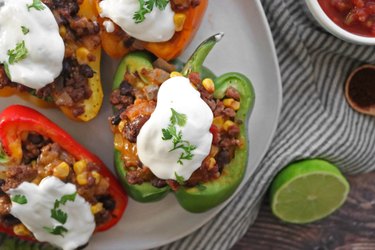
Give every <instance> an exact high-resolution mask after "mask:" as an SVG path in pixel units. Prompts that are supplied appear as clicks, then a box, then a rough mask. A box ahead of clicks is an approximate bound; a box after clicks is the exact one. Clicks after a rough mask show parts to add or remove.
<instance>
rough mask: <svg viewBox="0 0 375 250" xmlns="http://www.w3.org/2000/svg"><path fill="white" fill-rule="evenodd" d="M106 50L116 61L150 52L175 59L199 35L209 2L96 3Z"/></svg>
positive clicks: (114, 0) (140, 0)
mask: <svg viewBox="0 0 375 250" xmlns="http://www.w3.org/2000/svg"><path fill="white" fill-rule="evenodd" d="M96 1H97V3H98V5H97V7H98V12H99V15H100V16H101V17H102V18H101V19H99V20H100V22H101V24H102V27H103V30H102V34H101V37H102V46H103V49H104V50H105V51H106V52H107V54H108V55H110V56H111V57H113V58H121V57H122V56H124V55H125V54H127V53H129V52H130V51H133V50H148V51H149V52H151V53H153V54H154V55H156V56H157V57H160V58H162V59H164V60H167V61H169V60H171V59H173V58H176V57H177V56H178V55H179V54H181V52H183V50H184V49H185V48H186V46H187V45H188V44H189V42H190V40H191V39H192V38H193V36H194V34H195V33H196V31H197V29H198V27H199V25H200V22H201V21H202V18H203V15H204V13H205V10H206V8H207V4H208V0H96Z"/></svg>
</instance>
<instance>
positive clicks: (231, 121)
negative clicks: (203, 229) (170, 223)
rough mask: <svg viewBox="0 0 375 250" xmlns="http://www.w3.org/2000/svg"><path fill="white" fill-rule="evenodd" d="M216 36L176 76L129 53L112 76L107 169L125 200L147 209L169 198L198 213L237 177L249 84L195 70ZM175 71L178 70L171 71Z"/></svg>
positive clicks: (242, 165) (229, 190)
mask: <svg viewBox="0 0 375 250" xmlns="http://www.w3.org/2000/svg"><path fill="white" fill-rule="evenodd" d="M221 37H222V34H217V35H215V36H212V37H210V38H209V39H208V40H206V41H205V42H203V43H202V44H201V45H200V46H199V47H198V49H197V50H196V51H195V52H194V54H193V55H192V57H191V58H190V59H189V60H188V62H187V63H186V64H185V66H184V68H183V69H178V66H177V69H176V66H175V65H166V64H163V65H159V64H158V63H156V64H155V63H154V64H153V61H154V60H155V58H154V57H153V56H152V55H151V54H148V53H144V52H133V53H130V54H128V55H127V56H126V57H125V58H124V59H123V60H122V62H121V64H120V66H119V68H118V71H117V73H116V76H115V79H114V84H113V92H112V95H111V103H112V105H113V107H114V110H115V114H114V115H113V116H112V117H111V118H110V122H111V124H112V131H113V132H114V146H115V165H116V171H117V173H118V175H119V178H120V180H121V181H122V184H123V186H124V188H125V189H126V190H127V192H128V194H129V195H130V196H131V197H132V198H134V199H135V200H137V201H140V202H151V201H156V200H160V199H162V198H163V197H164V196H165V195H167V194H168V193H169V192H170V191H174V193H175V195H176V198H177V200H178V201H179V203H180V204H181V206H182V207H183V208H185V209H186V210H188V211H191V212H204V211H206V210H209V209H211V208H213V207H215V206H217V205H218V204H220V203H222V202H224V201H225V200H226V199H227V198H229V197H230V196H231V195H232V194H233V193H234V191H235V190H236V188H237V187H238V186H239V184H240V182H241V180H242V179H243V176H244V174H245V170H246V165H247V158H248V139H247V121H248V116H249V113H250V111H251V109H252V106H253V102H254V92H253V88H252V85H251V82H250V81H249V79H248V78H247V77H245V76H244V75H242V74H239V73H226V74H224V75H222V76H220V77H215V76H214V75H213V74H212V73H211V72H210V71H209V70H207V69H205V68H203V67H202V64H203V61H204V60H205V58H206V56H207V55H208V53H209V51H210V50H211V49H212V47H213V46H214V45H215V44H216V43H217V42H218V41H219V40H220V39H221ZM176 70H178V71H179V72H178V71H176Z"/></svg>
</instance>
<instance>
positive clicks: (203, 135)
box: [137, 76, 213, 181]
mask: <svg viewBox="0 0 375 250" xmlns="http://www.w3.org/2000/svg"><path fill="white" fill-rule="evenodd" d="M157 99H158V102H157V105H156V108H155V111H154V112H153V113H152V115H151V117H150V119H149V120H148V121H147V122H146V123H145V124H144V125H143V127H142V128H141V130H140V132H139V134H138V137H137V150H138V156H139V159H140V160H141V162H142V163H143V164H144V165H145V166H147V167H149V168H150V170H151V171H152V172H153V173H154V174H155V175H156V176H157V177H159V178H161V179H173V180H177V181H180V180H181V178H183V180H188V179H189V178H190V176H191V175H192V173H193V172H194V171H195V170H196V169H198V168H199V167H200V166H201V164H202V161H203V160H204V159H205V158H206V157H207V155H208V154H209V152H210V149H211V143H212V134H211V133H210V131H209V130H210V127H211V124H212V120H213V114H212V111H211V109H210V108H209V107H208V105H207V104H206V103H205V102H204V101H203V100H202V99H201V97H200V93H199V92H198V91H197V90H195V89H194V87H193V86H192V85H191V83H190V81H189V79H188V78H186V77H182V76H181V77H180V76H178V77H173V78H170V79H168V80H167V81H165V82H164V83H163V84H162V85H161V87H160V89H159V92H158V96H157ZM175 142H177V143H175ZM189 153H190V155H189Z"/></svg>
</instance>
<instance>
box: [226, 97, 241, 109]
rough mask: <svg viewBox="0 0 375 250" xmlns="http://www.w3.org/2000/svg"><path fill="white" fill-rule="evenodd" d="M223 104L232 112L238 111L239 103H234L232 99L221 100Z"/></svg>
mask: <svg viewBox="0 0 375 250" xmlns="http://www.w3.org/2000/svg"><path fill="white" fill-rule="evenodd" d="M223 104H224V106H225V107H227V108H231V109H233V110H239V109H240V102H237V101H235V100H234V99H233V98H227V99H224V100H223Z"/></svg>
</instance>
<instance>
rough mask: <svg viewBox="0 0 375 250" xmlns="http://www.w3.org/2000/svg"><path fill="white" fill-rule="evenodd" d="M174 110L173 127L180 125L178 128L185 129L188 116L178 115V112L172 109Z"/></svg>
mask: <svg viewBox="0 0 375 250" xmlns="http://www.w3.org/2000/svg"><path fill="white" fill-rule="evenodd" d="M171 110H172V116H171V123H172V124H173V125H175V124H178V126H180V127H183V126H185V125H186V120H187V118H186V115H185V114H181V113H178V112H177V111H176V110H174V109H173V108H171Z"/></svg>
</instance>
